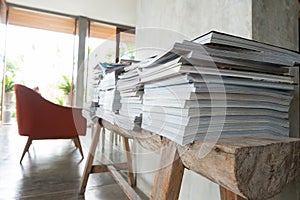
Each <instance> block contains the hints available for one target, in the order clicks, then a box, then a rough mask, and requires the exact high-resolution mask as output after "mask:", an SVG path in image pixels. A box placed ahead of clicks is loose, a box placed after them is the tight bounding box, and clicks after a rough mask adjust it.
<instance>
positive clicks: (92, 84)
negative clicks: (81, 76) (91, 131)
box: [82, 64, 103, 126]
mask: <svg viewBox="0 0 300 200" xmlns="http://www.w3.org/2000/svg"><path fill="white" fill-rule="evenodd" d="M90 70H91V72H88V75H89V76H88V81H87V84H88V86H87V88H88V90H87V96H88V98H87V99H88V100H87V102H85V103H84V105H83V108H82V115H83V117H85V118H86V120H87V124H88V126H89V125H92V124H94V123H96V122H97V120H98V117H97V116H96V109H97V107H98V102H99V95H98V94H99V92H100V88H99V87H98V86H99V84H100V81H101V80H102V78H103V71H102V68H101V67H100V66H99V64H97V65H96V66H94V67H92V68H91V69H90Z"/></svg>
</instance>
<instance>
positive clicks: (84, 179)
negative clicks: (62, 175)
mask: <svg viewBox="0 0 300 200" xmlns="http://www.w3.org/2000/svg"><path fill="white" fill-rule="evenodd" d="M101 128H102V127H101V126H100V124H97V126H96V129H95V132H94V136H93V140H92V144H91V146H90V149H89V155H88V157H87V161H86V163H85V168H84V171H83V175H82V178H81V181H80V186H79V194H84V192H85V188H86V185H87V182H88V179H89V176H90V173H91V171H92V166H93V161H94V156H95V152H96V148H97V145H98V142H99V136H100V131H101ZM104 131H105V129H104V128H102V132H104Z"/></svg>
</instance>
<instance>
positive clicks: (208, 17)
mask: <svg viewBox="0 0 300 200" xmlns="http://www.w3.org/2000/svg"><path fill="white" fill-rule="evenodd" d="M251 9H252V7H251V0H243V1H240V0H221V1H220V0H210V1H205V0H189V1H184V0H163V1H160V0H151V1H145V0H138V1H137V21H136V22H137V23H136V43H137V47H138V48H139V49H138V52H137V53H138V54H137V56H139V57H140V58H144V57H146V56H147V54H146V53H147V52H145V48H147V49H149V48H153V49H161V48H163V49H165V48H168V47H169V46H171V45H172V44H173V43H174V41H180V40H182V39H183V38H185V39H193V38H195V37H197V36H199V35H202V34H204V33H206V32H208V31H210V30H212V29H214V30H217V31H223V32H227V33H231V34H234V35H239V36H243V37H246V38H251V37H252V32H251V20H252V17H251V13H252V11H251ZM237 27H238V28H237ZM141 51H142V52H141ZM151 53H153V52H149V51H148V55H151Z"/></svg>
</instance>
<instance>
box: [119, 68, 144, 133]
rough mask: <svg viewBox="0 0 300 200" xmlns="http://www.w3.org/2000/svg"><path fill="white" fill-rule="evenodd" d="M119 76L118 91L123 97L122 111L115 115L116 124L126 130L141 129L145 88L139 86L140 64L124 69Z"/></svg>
mask: <svg viewBox="0 0 300 200" xmlns="http://www.w3.org/2000/svg"><path fill="white" fill-rule="evenodd" d="M124 70H125V72H124V73H123V74H121V75H120V76H119V80H118V82H117V90H118V91H119V92H120V96H121V109H120V110H119V113H118V114H117V115H115V121H116V124H117V125H118V126H119V127H121V128H124V129H126V130H137V129H139V128H140V127H141V120H142V97H143V88H142V86H141V85H140V84H139V74H138V64H133V65H130V66H128V67H125V68H124Z"/></svg>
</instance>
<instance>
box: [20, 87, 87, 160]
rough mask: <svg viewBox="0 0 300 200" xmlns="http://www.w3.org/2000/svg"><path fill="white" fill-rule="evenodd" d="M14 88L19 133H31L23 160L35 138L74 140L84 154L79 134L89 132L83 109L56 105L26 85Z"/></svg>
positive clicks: (22, 134) (25, 134)
mask: <svg viewBox="0 0 300 200" xmlns="http://www.w3.org/2000/svg"><path fill="white" fill-rule="evenodd" d="M14 89H15V94H16V114H17V123H18V130H19V134H20V135H21V136H28V140H27V143H26V145H25V148H24V151H23V154H22V156H21V160H20V163H21V162H22V160H23V157H24V155H25V153H26V152H27V151H28V149H29V147H30V145H31V143H32V140H42V139H73V141H74V144H75V146H76V147H77V148H78V149H79V151H80V153H81V156H82V157H83V152H82V147H81V144H80V140H79V137H78V135H85V134H86V119H85V118H84V117H83V116H82V113H81V111H82V110H81V109H79V108H72V107H65V106H60V105H57V104H54V103H52V102H50V101H48V100H46V99H44V98H43V97H42V96H41V95H40V94H38V93H37V92H35V91H33V90H32V89H30V88H27V87H26V86H23V85H19V84H16V85H15V86H14Z"/></svg>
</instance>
